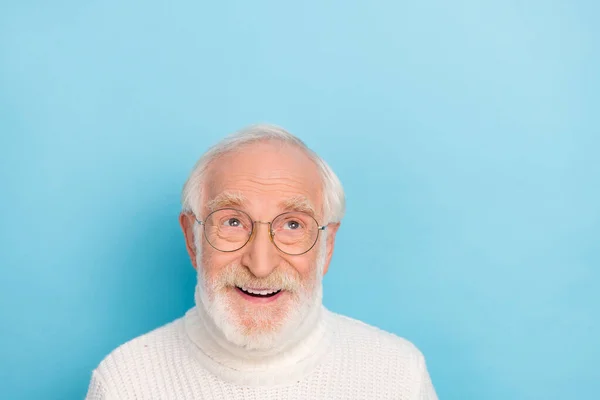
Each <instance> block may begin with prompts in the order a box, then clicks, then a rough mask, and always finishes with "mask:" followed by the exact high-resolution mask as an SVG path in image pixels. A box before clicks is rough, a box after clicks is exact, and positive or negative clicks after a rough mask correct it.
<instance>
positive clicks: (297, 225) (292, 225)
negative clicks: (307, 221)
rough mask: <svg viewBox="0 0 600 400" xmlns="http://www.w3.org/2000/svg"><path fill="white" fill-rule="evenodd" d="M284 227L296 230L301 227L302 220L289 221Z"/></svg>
mask: <svg viewBox="0 0 600 400" xmlns="http://www.w3.org/2000/svg"><path fill="white" fill-rule="evenodd" d="M283 228H284V229H292V230H295V229H299V228H301V225H300V222H298V221H287V222H286V223H285V225H284V226H283Z"/></svg>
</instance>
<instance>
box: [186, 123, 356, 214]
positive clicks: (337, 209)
mask: <svg viewBox="0 0 600 400" xmlns="http://www.w3.org/2000/svg"><path fill="white" fill-rule="evenodd" d="M271 140H275V141H281V142H284V143H288V144H291V145H293V146H296V147H298V148H299V149H301V150H303V151H304V152H305V153H306V155H307V156H308V157H309V158H310V159H311V160H312V161H313V162H314V163H315V164H316V165H317V168H318V170H319V174H320V175H321V179H322V185H323V186H322V188H323V197H324V198H323V213H324V217H325V220H326V223H332V222H333V223H336V222H340V221H341V220H342V218H343V216H344V211H345V207H346V200H345V196H344V188H343V187H342V184H341V182H340V180H339V178H338V177H337V175H336V174H335V173H334V172H333V170H332V169H331V168H330V167H329V165H327V163H326V162H325V161H324V160H323V159H322V158H321V157H319V156H318V155H317V154H316V153H315V152H314V151H312V150H311V149H309V148H308V147H307V146H306V144H304V142H303V141H302V140H300V139H298V138H297V137H296V136H294V135H292V134H291V133H289V132H288V131H286V130H285V129H283V128H280V127H278V126H275V125H269V124H261V125H253V126H250V127H247V128H244V129H242V130H240V131H238V132H235V133H234V134H232V135H230V136H228V137H226V138H225V139H223V140H221V141H220V142H219V143H217V144H216V145H214V146H213V147H211V148H210V149H209V150H208V151H207V152H206V153H204V154H203V155H202V157H200V159H199V160H198V162H197V163H196V165H195V166H194V169H193V170H192V172H191V174H190V176H189V177H188V179H187V181H186V182H185V185H184V187H183V193H182V195H181V203H182V211H183V212H193V213H194V214H196V215H198V214H197V212H198V211H199V210H198V209H197V208H196V207H198V206H200V203H201V199H202V184H203V182H204V179H205V176H204V175H205V173H206V170H207V169H208V166H209V165H210V163H212V162H213V161H214V160H215V159H217V158H218V157H219V156H221V155H223V154H226V153H229V152H231V151H234V150H237V149H238V148H240V147H242V146H243V145H246V144H250V143H254V142H259V141H271Z"/></svg>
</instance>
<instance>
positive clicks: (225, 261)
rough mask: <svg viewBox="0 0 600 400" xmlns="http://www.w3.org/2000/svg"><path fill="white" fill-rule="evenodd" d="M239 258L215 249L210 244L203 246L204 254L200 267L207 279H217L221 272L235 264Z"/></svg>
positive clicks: (201, 257)
mask: <svg viewBox="0 0 600 400" xmlns="http://www.w3.org/2000/svg"><path fill="white" fill-rule="evenodd" d="M237 259H238V256H236V255H234V254H232V253H223V252H222V251H217V250H215V249H213V248H212V247H211V246H210V245H209V244H204V245H203V246H202V254H201V256H200V265H199V267H200V268H202V271H203V272H204V276H206V277H207V278H209V279H210V278H215V277H217V276H219V272H220V271H222V270H223V269H224V268H225V267H226V266H228V265H230V264H232V263H235V262H236V261H237Z"/></svg>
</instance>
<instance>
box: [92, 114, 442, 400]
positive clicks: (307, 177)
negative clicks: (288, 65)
mask: <svg viewBox="0 0 600 400" xmlns="http://www.w3.org/2000/svg"><path fill="white" fill-rule="evenodd" d="M343 214H344V192H343V189H342V186H341V184H340V182H339V180H338V178H337V177H336V175H335V174H334V173H333V171H332V170H331V169H330V168H329V166H328V165H327V164H326V163H325V161H323V160H322V159H321V158H320V157H319V156H317V155H316V154H315V153H314V152H312V151H311V150H310V149H308V148H307V147H306V146H305V145H304V143H303V142H301V141H300V140H299V139H298V138H296V137H295V136H293V135H291V134H290V133H288V132H286V131H285V130H283V129H281V128H277V127H274V126H268V125H261V126H254V127H251V128H248V129H246V130H243V131H240V132H238V133H236V134H234V135H232V136H230V137H228V138H226V139H225V140H223V141H222V142H220V143H218V144H217V145H216V146H214V147H213V148H211V149H210V150H209V151H208V152H207V153H206V154H204V155H203V156H202V158H201V159H200V160H199V161H198V163H197V164H196V166H195V168H194V170H193V171H192V173H191V175H190V177H189V179H188V181H187V183H186V184H185V187H184V190H183V211H182V213H181V215H180V217H179V222H180V224H181V228H182V229H183V233H184V236H185V242H186V247H187V251H188V253H189V256H190V259H191V262H192V264H193V266H194V268H196V270H197V272H198V284H197V286H196V292H195V303H196V304H195V307H193V308H192V309H191V310H189V311H188V312H187V313H186V314H185V316H183V317H182V318H179V319H177V320H175V321H173V322H171V323H169V324H167V325H165V326H163V327H161V328H158V329H156V330H154V331H152V332H150V333H147V334H145V335H143V336H140V337H138V338H136V339H133V340H132V341H130V342H128V343H126V344H124V345H122V346H120V347H119V348H117V349H116V350H114V351H113V352H112V353H111V354H110V355H109V356H108V357H106V359H104V361H102V363H101V364H100V365H99V366H98V368H97V369H96V370H95V371H94V373H93V376H92V381H91V383H90V387H89V391H88V397H87V398H88V399H109V400H112V399H273V400H275V399H278V400H279V399H420V400H425V399H427V400H431V399H437V397H436V394H435V391H434V389H433V386H432V384H431V381H430V378H429V374H428V372H427V368H426V366H425V361H424V358H423V356H422V354H421V353H420V352H419V350H417V349H416V348H415V347H414V346H413V345H412V344H411V343H410V342H408V341H406V340H404V339H401V338H399V337H397V336H395V335H393V334H390V333H387V332H384V331H381V330H378V329H377V328H374V327H371V326H369V325H366V324H364V323H362V322H359V321H356V320H353V319H351V318H347V317H344V316H341V315H338V314H335V313H333V312H331V311H329V310H327V309H325V308H324V307H323V305H322V278H323V275H324V274H325V273H326V272H327V269H328V268H329V263H330V261H331V256H332V254H333V249H334V243H335V236H336V233H337V231H338V228H339V227H340V221H341V219H342V216H343Z"/></svg>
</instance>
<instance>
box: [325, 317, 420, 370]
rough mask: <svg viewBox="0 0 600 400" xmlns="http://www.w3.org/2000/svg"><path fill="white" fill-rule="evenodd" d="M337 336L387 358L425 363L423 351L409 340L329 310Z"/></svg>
mask: <svg viewBox="0 0 600 400" xmlns="http://www.w3.org/2000/svg"><path fill="white" fill-rule="evenodd" d="M329 314H330V317H331V320H332V321H333V324H334V326H335V331H336V336H337V337H338V340H339V341H340V343H343V344H344V345H345V346H348V347H351V348H355V349H357V348H358V349H363V350H364V351H366V352H368V353H372V354H378V355H380V356H382V357H385V358H401V359H405V360H407V361H412V362H414V363H415V366H417V365H421V364H423V363H424V357H423V354H422V353H421V351H420V350H419V349H418V348H417V347H416V346H415V345H414V344H413V343H412V342H410V341H409V340H407V339H405V338H403V337H400V336H398V335H396V334H394V333H391V332H387V331H384V330H382V329H380V328H377V327H375V326H372V325H369V324H367V323H365V322H362V321H359V320H357V319H354V318H351V317H347V316H345V315H341V314H336V313H333V312H329Z"/></svg>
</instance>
